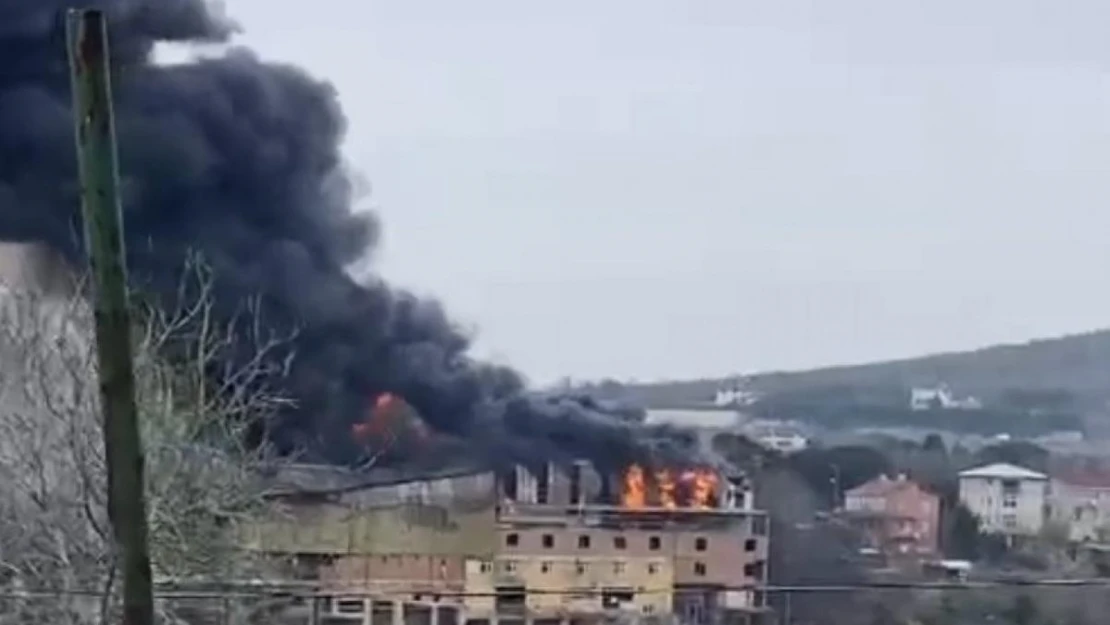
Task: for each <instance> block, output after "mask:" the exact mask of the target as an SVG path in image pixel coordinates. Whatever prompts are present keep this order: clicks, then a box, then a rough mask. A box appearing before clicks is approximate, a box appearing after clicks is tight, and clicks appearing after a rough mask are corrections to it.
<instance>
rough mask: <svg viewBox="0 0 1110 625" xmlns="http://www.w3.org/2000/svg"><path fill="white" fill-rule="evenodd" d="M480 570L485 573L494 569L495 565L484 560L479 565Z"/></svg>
mask: <svg viewBox="0 0 1110 625" xmlns="http://www.w3.org/2000/svg"><path fill="white" fill-rule="evenodd" d="M478 570H479V571H481V572H483V573H489V572H490V571H492V570H493V566H492V565H490V563H489V562H483V563H481V564H480V565H478Z"/></svg>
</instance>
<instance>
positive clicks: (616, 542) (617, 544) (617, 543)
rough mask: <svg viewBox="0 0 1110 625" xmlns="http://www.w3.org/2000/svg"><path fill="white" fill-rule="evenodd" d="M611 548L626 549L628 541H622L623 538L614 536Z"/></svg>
mask: <svg viewBox="0 0 1110 625" xmlns="http://www.w3.org/2000/svg"><path fill="white" fill-rule="evenodd" d="M613 547H614V548H615V549H624V548H626V547H628V541H627V540H625V539H624V536H614V537H613Z"/></svg>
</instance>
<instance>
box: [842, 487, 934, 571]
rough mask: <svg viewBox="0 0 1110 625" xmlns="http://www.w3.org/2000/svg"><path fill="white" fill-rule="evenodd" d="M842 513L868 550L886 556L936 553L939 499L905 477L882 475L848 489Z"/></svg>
mask: <svg viewBox="0 0 1110 625" xmlns="http://www.w3.org/2000/svg"><path fill="white" fill-rule="evenodd" d="M844 511H845V517H846V518H847V519H848V520H849V522H850V523H851V524H852V525H853V526H854V527H856V528H857V529H859V530H860V531H861V532H862V534H863V536H864V542H865V546H866V547H868V548H871V549H878V550H881V551H882V552H883V553H884V554H886V555H888V556H926V555H932V554H935V553H936V552H937V550H938V540H937V538H938V536H939V530H940V498H939V497H937V496H936V495H934V494H933V493H930V492H929V491H927V490H925V489H924V488H922V487H921V486H920V485H918V484H917V483H916V482H914V481H912V480H909V479H907V478H906V476H905V475H898V476H897V477H893V478H892V477H888V476H886V475H882V476H879V477H877V478H875V479H873V480H871V481H870V482H867V483H865V484H862V485H860V486H857V487H856V488H853V489H851V490H849V491H848V492H847V493H845V495H844Z"/></svg>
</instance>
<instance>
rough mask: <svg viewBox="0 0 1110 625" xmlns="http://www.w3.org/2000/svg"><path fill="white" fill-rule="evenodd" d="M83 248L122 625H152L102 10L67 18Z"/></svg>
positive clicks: (75, 12)
mask: <svg viewBox="0 0 1110 625" xmlns="http://www.w3.org/2000/svg"><path fill="white" fill-rule="evenodd" d="M66 18H67V19H66V34H67V39H66V40H67V44H68V46H67V47H68V49H69V65H70V75H71V78H72V85H73V114H74V121H75V125H76V130H77V158H78V169H79V175H80V182H81V209H82V214H83V217H84V223H85V245H86V249H87V252H88V256H89V265H90V267H91V270H92V285H93V289H94V293H93V301H94V304H93V306H94V311H95V319H96V346H97V365H98V367H99V373H100V400H101V410H102V411H103V419H104V422H103V433H104V453H105V456H106V460H107V463H106V464H107V466H108V515H109V518H110V519H111V522H112V532H113V535H114V538H115V543H116V544H115V547H116V556H117V559H116V561H117V562H118V563H119V565H120V566H121V567H122V577H123V604H124V605H123V608H124V611H123V623H124V625H153V623H154V599H153V592H152V589H151V573H150V553H149V549H148V546H147V533H148V530H147V516H146V500H145V497H144V496H143V472H144V470H143V449H142V440H141V438H140V435H139V419H138V410H137V408H136V404H135V371H134V362H133V360H132V355H131V314H130V308H129V304H128V301H127V273H126V272H127V269H126V264H125V254H124V245H123V215H122V209H121V206H120V198H119V172H118V168H119V165H118V160H119V159H118V155H117V152H116V130H115V122H114V119H113V112H112V86H111V72H110V68H109V55H108V27H107V21H106V19H105V16H104V12H103V11H99V10H70V11H69V12H68V13H67V16H66Z"/></svg>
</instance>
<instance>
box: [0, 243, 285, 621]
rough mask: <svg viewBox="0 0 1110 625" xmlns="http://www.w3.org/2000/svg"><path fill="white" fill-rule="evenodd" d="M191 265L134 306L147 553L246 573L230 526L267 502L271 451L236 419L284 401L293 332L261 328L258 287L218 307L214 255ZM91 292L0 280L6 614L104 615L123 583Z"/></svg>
mask: <svg viewBox="0 0 1110 625" xmlns="http://www.w3.org/2000/svg"><path fill="white" fill-rule="evenodd" d="M184 275H185V277H184V279H183V280H182V283H181V291H180V293H179V294H178V297H177V298H175V299H176V300H178V301H180V302H182V305H181V306H179V307H177V308H175V309H173V310H167V309H165V308H160V307H158V306H154V305H143V304H141V303H140V304H138V305H137V306H136V315H135V316H136V320H135V321H136V323H135V325H136V331H135V338H134V353H135V359H136V361H135V362H136V384H137V401H138V407H139V413H140V420H141V427H142V435H143V440H144V444H145V450H146V492H147V505H148V508H149V519H150V540H151V553H152V563H153V567H154V573H155V577H156V579H159V578H160V579H166V578H173V579H196V578H205V579H208V580H219V579H231V578H236V577H238V578H242V577H244V576H249V575H252V574H253V573H252V572H254V571H257V570H258V566H260V565H261V563H260V562H259V561H257V560H254V559H252V558H250V557H249V556H248V555H247V554H244V553H242V552H241V551H240V550H238V549H237V548H236V535H237V531H236V529H237V528H238V527H241V526H242V525H243V524H244V523H249V522H250V521H252V520H253V519H256V518H257V517H258V515H260V514H263V513H264V512H265V505H266V504H265V499H264V492H263V490H262V486H261V484H260V483H259V482H258V480H257V478H256V476H255V474H254V472H252V471H251V467H252V466H254V465H256V464H257V463H259V462H262V461H267V462H270V459H268V458H263V457H261V456H264V455H265V453H266V452H265V450H259V449H248V448H246V447H245V446H244V445H243V441H244V436H243V434H244V430H243V428H244V427H246V425H245V424H246V423H247V422H248V421H249V420H250V419H254V418H259V417H264V416H265V415H266V414H267V413H270V412H272V411H274V410H276V409H278V408H279V407H280V405H281V404H282V401H283V400H282V399H281V398H280V397H279V396H277V395H275V394H274V393H272V392H271V390H272V389H271V388H269V385H268V384H267V381H268V380H273V379H274V378H275V376H279V377H280V376H281V375H282V374H283V373H284V369H287V367H288V364H289V363H288V359H286V360H281V359H278V358H276V357H275V354H278V353H279V350H281V349H283V348H284V347H287V346H288V343H287V341H288V339H289V338H291V337H289V336H271V335H268V334H267V332H266V331H265V330H264V328H263V326H262V325H261V324H260V323H258V315H257V314H256V313H257V306H256V305H255V302H246V303H244V305H243V308H242V314H240V315H238V316H236V317H235V318H234V319H232V320H228V319H227V318H226V317H224V318H223V322H218V321H217V315H216V314H215V310H214V308H213V299H212V297H211V285H212V281H211V279H210V278H211V275H210V274H209V273H208V271H207V269H206V267H205V265H203V263H201V262H199V260H196V259H193V260H191V261H190V263H189V264H188V267H187V271H186V272H185V274H184ZM82 292H83V289H82V288H81V285H80V284H77V285H75V288H73V289H68V290H61V291H60V290H58V289H53V290H51V291H43V290H42V289H39V288H37V287H36V286H35V285H18V284H16V285H7V286H5V287H3V288H2V290H0V591H3V594H2V595H0V623H9V622H10V623H24V622H35V623H73V624H79V623H80V624H84V623H98V622H104V621H105V620H106V619H109V618H111V615H112V614H113V613H114V607H115V605H116V598H117V597H118V584H117V582H116V576H115V565H114V557H113V551H112V541H111V534H110V532H111V529H110V527H109V524H108V520H107V512H106V503H107V498H106V492H105V484H106V474H105V465H104V460H103V439H102V433H101V428H100V411H99V404H100V401H99V391H98V383H97V367H96V358H95V356H96V352H95V349H94V340H93V323H92V314H91V311H90V308H89V306H88V305H87V303H86V301H85V299H84V298H83V297H81V295H80V293H82ZM244 346H249V350H248V349H245V348H244ZM275 362H277V363H278V364H276V365H275V364H274V363H275ZM159 608H160V610H161V613H162V615H163V616H164V617H166V618H167V622H173V621H178V622H180V619H178V618H175V615H174V613H173V610H172V607H171V606H167V605H164V604H163V603H161V602H160V604H159Z"/></svg>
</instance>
